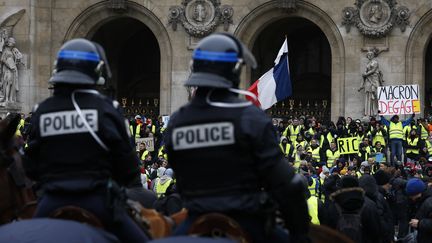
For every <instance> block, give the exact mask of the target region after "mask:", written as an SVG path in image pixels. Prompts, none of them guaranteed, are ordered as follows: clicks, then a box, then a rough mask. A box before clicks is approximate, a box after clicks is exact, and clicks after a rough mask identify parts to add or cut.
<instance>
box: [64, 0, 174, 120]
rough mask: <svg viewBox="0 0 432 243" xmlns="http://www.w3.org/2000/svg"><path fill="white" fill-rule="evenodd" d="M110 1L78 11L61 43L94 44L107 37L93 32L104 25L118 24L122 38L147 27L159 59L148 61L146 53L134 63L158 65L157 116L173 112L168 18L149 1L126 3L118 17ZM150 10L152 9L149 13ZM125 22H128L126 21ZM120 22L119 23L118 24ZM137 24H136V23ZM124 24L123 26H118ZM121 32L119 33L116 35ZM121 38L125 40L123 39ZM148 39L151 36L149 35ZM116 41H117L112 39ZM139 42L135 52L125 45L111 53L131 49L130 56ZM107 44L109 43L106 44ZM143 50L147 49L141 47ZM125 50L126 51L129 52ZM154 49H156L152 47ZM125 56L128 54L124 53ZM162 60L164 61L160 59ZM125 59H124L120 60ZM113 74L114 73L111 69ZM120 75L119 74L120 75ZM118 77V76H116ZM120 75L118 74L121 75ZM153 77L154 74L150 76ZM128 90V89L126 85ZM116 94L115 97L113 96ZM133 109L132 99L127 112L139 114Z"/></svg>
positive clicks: (151, 102) (128, 44)
mask: <svg viewBox="0 0 432 243" xmlns="http://www.w3.org/2000/svg"><path fill="white" fill-rule="evenodd" d="M110 4H111V2H110V1H101V2H98V3H96V4H93V5H91V6H90V7H88V8H87V9H85V10H84V11H83V12H81V13H80V14H79V15H78V16H77V17H76V18H75V19H74V21H73V22H72V23H71V25H70V26H69V28H68V30H67V32H66V34H65V37H64V40H63V42H65V41H67V40H70V39H72V38H79V37H81V38H87V39H93V40H96V41H97V38H106V37H103V36H101V37H97V34H96V32H99V31H100V30H101V29H102V28H104V26H110V24H109V23H113V25H121V26H122V27H123V29H121V30H120V31H122V33H126V34H125V36H128V35H129V34H128V33H130V32H131V31H130V30H131V28H138V29H139V28H147V30H150V31H151V33H152V35H153V36H152V40H151V41H154V40H156V42H157V44H158V50H159V59H151V58H150V57H149V56H148V53H146V54H145V55H144V56H138V55H136V56H135V57H136V58H138V60H139V61H137V62H136V64H140V63H142V62H146V61H148V62H152V63H151V64H152V65H159V70H160V72H159V75H160V76H159V80H158V81H159V82H158V84H159V97H160V99H159V101H158V106H159V113H160V114H170V113H171V110H172V109H173V108H172V107H173V104H172V97H171V96H172V88H173V84H172V83H173V82H172V80H173V72H172V60H173V59H172V53H173V50H172V46H171V40H170V38H169V36H168V32H167V29H166V28H165V24H164V23H166V22H168V19H167V17H166V14H164V12H163V11H161V10H160V9H159V8H158V7H157V6H155V5H153V4H152V3H151V2H149V1H146V4H145V6H144V5H142V4H139V3H135V2H133V1H126V5H127V11H126V12H124V13H122V14H118V13H117V12H116V11H112V9H110ZM150 9H151V10H150ZM125 19H128V20H125ZM117 20H119V21H120V22H117ZM123 21H126V22H127V21H130V22H129V23H132V24H133V26H129V25H127V23H126V24H125V23H124V22H123ZM137 21H138V22H139V24H138V23H137ZM121 22H123V24H122V23H121ZM106 24H108V25H106ZM105 32H106V34H107V35H109V34H110V32H112V30H111V29H109V31H107V30H105ZM118 33H120V32H118ZM125 36H124V37H125ZM148 36H150V35H148ZM154 36H157V39H155V38H154ZM115 38H119V37H117V36H115ZM147 42H148V40H146V42H141V43H137V45H135V46H138V47H137V48H138V49H134V48H132V47H133V46H132V45H131V44H132V43H131V42H129V43H126V44H125V45H126V46H120V45H115V46H114V47H113V48H114V49H113V50H116V49H121V48H124V49H127V47H130V48H131V49H133V50H132V54H131V55H132V56H133V54H134V53H135V52H136V51H139V50H141V49H140V48H141V46H142V45H143V43H147ZM108 44H109V43H108ZM143 48H146V47H143ZM131 49H127V50H129V51H130V50H131ZM155 49H156V48H155ZM126 55H127V54H126ZM161 57H163V58H161ZM123 58H124V57H123ZM157 60H159V61H157ZM114 71H115V70H114ZM119 74H120V73H119ZM115 75H118V74H115ZM120 75H121V74H120ZM152 77H154V75H153V76H152ZM112 85H113V88H114V82H112ZM126 87H127V86H126ZM152 90H153V91H151V92H150V93H154V92H155V90H156V89H152ZM107 92H108V93H109V92H111V93H115V92H116V91H115V90H113V89H111V90H107ZM114 95H115V94H114ZM115 96H117V97H118V99H119V102H120V103H122V100H121V98H122V97H120V96H119V95H115ZM131 101H132V100H127V105H126V106H130V105H132V104H131ZM148 101H149V105H150V106H153V107H154V106H155V102H154V101H155V100H148ZM141 102H142V105H143V104H144V105H147V100H141ZM136 106H139V99H138V100H134V106H132V108H129V109H128V110H129V111H131V113H137V112H135V111H139V110H140V109H138V108H137V107H136Z"/></svg>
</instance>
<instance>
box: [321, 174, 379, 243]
mask: <svg viewBox="0 0 432 243" xmlns="http://www.w3.org/2000/svg"><path fill="white" fill-rule="evenodd" d="M338 184H339V185H338V190H336V191H335V192H333V193H332V194H331V195H330V199H331V202H330V203H329V206H328V207H327V213H326V215H328V219H327V222H326V223H325V224H326V225H327V226H329V227H331V228H333V229H337V230H339V231H341V232H345V234H346V235H347V236H348V237H349V238H351V239H352V240H353V241H354V242H359V243H360V242H362V243H369V242H380V241H381V234H382V229H381V224H380V219H379V213H378V210H377V209H376V205H375V203H374V202H373V201H371V200H370V199H369V198H367V197H365V192H364V190H363V189H362V188H360V187H359V182H358V179H357V178H356V177H353V176H344V177H342V179H341V180H340V182H339V183H338Z"/></svg>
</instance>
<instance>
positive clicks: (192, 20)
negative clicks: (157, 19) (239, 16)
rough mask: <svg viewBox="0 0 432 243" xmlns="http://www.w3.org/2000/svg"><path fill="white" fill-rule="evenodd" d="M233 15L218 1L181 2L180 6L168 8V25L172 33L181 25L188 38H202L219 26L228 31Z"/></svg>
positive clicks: (194, 0)
mask: <svg viewBox="0 0 432 243" xmlns="http://www.w3.org/2000/svg"><path fill="white" fill-rule="evenodd" d="M233 14H234V10H233V8H232V7H231V6H229V5H222V6H221V3H220V0H183V1H182V3H181V5H178V6H171V7H170V11H169V16H168V17H169V20H168V23H169V24H171V26H172V29H173V30H174V31H176V30H177V25H178V24H181V25H183V27H184V29H185V30H186V32H187V33H188V34H189V35H190V36H193V37H196V38H202V37H204V36H207V35H209V34H210V33H212V32H213V31H214V30H215V29H216V28H217V27H218V26H219V25H220V24H223V26H224V30H225V31H228V28H229V25H230V24H232V17H233Z"/></svg>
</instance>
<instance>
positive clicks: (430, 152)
mask: <svg viewBox="0 0 432 243" xmlns="http://www.w3.org/2000/svg"><path fill="white" fill-rule="evenodd" d="M426 148H427V150H428V153H429V155H432V144H431V143H430V142H429V140H426Z"/></svg>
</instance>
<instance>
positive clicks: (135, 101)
mask: <svg viewBox="0 0 432 243" xmlns="http://www.w3.org/2000/svg"><path fill="white" fill-rule="evenodd" d="M120 104H121V106H122V107H123V110H124V113H125V116H126V117H134V116H136V115H144V116H145V117H147V118H153V119H154V118H157V117H158V116H159V99H158V98H144V99H139V98H126V97H123V98H121V101H120Z"/></svg>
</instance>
